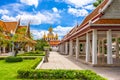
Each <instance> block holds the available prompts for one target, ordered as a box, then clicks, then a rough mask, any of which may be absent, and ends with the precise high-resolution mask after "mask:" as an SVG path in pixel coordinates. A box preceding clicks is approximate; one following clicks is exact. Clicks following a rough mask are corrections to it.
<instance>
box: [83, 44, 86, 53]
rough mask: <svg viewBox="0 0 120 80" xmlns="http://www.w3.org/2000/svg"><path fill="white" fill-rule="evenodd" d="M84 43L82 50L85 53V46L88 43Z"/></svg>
mask: <svg viewBox="0 0 120 80" xmlns="http://www.w3.org/2000/svg"><path fill="white" fill-rule="evenodd" d="M82 45H83V51H82V53H83V54H85V47H86V45H85V43H83V44H82Z"/></svg>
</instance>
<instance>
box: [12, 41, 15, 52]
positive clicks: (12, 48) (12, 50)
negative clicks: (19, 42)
mask: <svg viewBox="0 0 120 80" xmlns="http://www.w3.org/2000/svg"><path fill="white" fill-rule="evenodd" d="M12 52H13V53H14V52H15V51H14V43H12Z"/></svg>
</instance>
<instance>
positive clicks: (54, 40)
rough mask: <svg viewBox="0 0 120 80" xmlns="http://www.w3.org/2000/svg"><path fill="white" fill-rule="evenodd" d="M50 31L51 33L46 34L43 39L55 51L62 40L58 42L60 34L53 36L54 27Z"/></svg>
mask: <svg viewBox="0 0 120 80" xmlns="http://www.w3.org/2000/svg"><path fill="white" fill-rule="evenodd" d="M48 31H49V33H48V34H46V33H45V32H44V35H43V39H44V40H45V41H47V42H48V43H49V45H50V47H51V48H52V49H55V48H56V49H57V46H58V44H59V42H60V40H58V34H57V33H56V34H53V28H52V26H50V28H49V29H48Z"/></svg>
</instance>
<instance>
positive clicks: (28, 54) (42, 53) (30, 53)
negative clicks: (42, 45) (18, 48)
mask: <svg viewBox="0 0 120 80" xmlns="http://www.w3.org/2000/svg"><path fill="white" fill-rule="evenodd" d="M18 56H45V52H44V51H31V52H25V53H24V54H18Z"/></svg>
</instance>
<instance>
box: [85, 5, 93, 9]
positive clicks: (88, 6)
mask: <svg viewBox="0 0 120 80" xmlns="http://www.w3.org/2000/svg"><path fill="white" fill-rule="evenodd" d="M84 8H85V9H88V10H93V9H95V7H94V6H93V5H87V6H84Z"/></svg>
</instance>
